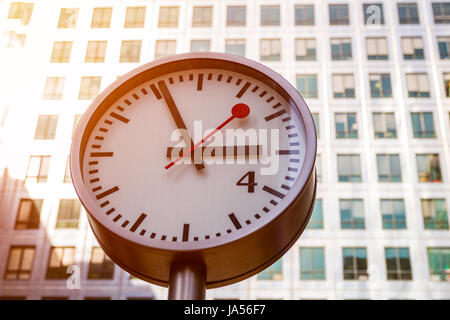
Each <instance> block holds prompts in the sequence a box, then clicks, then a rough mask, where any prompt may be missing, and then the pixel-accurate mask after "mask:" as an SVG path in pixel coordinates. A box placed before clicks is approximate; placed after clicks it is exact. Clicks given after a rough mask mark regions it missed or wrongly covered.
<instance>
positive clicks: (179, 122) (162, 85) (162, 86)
mask: <svg viewBox="0 0 450 320" xmlns="http://www.w3.org/2000/svg"><path fill="white" fill-rule="evenodd" d="M158 87H159V90H160V91H161V94H162V96H163V97H164V100H165V101H166V104H167V107H168V108H169V111H170V113H171V114H172V118H173V120H175V124H176V125H177V127H178V129H184V130H185V132H186V133H187V136H188V137H189V138H188V137H186V136H185V134H183V136H184V137H185V143H186V145H189V146H192V145H193V144H194V142H193V141H192V138H191V137H190V136H189V133H188V130H187V128H186V124H185V123H184V121H183V118H182V117H181V115H180V112H179V111H178V108H177V105H176V104H175V101H174V100H173V98H172V95H171V94H170V91H169V89H168V88H167V85H166V83H165V82H164V80H161V81H158ZM194 165H195V168H196V169H197V170H201V169H203V168H205V166H204V165H203V161H202V162H201V163H194Z"/></svg>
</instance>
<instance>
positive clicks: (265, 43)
mask: <svg viewBox="0 0 450 320" xmlns="http://www.w3.org/2000/svg"><path fill="white" fill-rule="evenodd" d="M259 59H260V60H261V61H280V60H281V41H280V39H261V42H260V58H259Z"/></svg>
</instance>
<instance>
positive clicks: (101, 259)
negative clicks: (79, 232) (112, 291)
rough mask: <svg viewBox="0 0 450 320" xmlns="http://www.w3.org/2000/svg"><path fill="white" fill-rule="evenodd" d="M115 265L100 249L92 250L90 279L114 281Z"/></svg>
mask: <svg viewBox="0 0 450 320" xmlns="http://www.w3.org/2000/svg"><path fill="white" fill-rule="evenodd" d="M113 277H114V263H113V262H112V260H111V259H110V258H109V257H108V256H107V255H106V254H105V253H104V252H103V250H102V249H101V248H100V247H94V248H92V254H91V261H90V262H89V272H88V279H112V278H113Z"/></svg>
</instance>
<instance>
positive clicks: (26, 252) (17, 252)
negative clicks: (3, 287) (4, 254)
mask: <svg viewBox="0 0 450 320" xmlns="http://www.w3.org/2000/svg"><path fill="white" fill-rule="evenodd" d="M34 253H35V247H34V246H11V248H10V249H9V255H8V261H7V263H6V269H5V275H4V277H3V278H4V279H5V280H30V277H31V269H32V268H33V262H34Z"/></svg>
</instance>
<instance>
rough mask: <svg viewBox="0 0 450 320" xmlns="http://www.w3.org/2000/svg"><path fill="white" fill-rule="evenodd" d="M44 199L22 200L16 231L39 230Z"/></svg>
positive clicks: (18, 211)
mask: <svg viewBox="0 0 450 320" xmlns="http://www.w3.org/2000/svg"><path fill="white" fill-rule="evenodd" d="M43 201H44V200H42V199H20V203H19V209H18V210H17V217H16V224H15V226H14V229H17V230H24V229H39V223H40V217H41V209H42V202H43Z"/></svg>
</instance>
